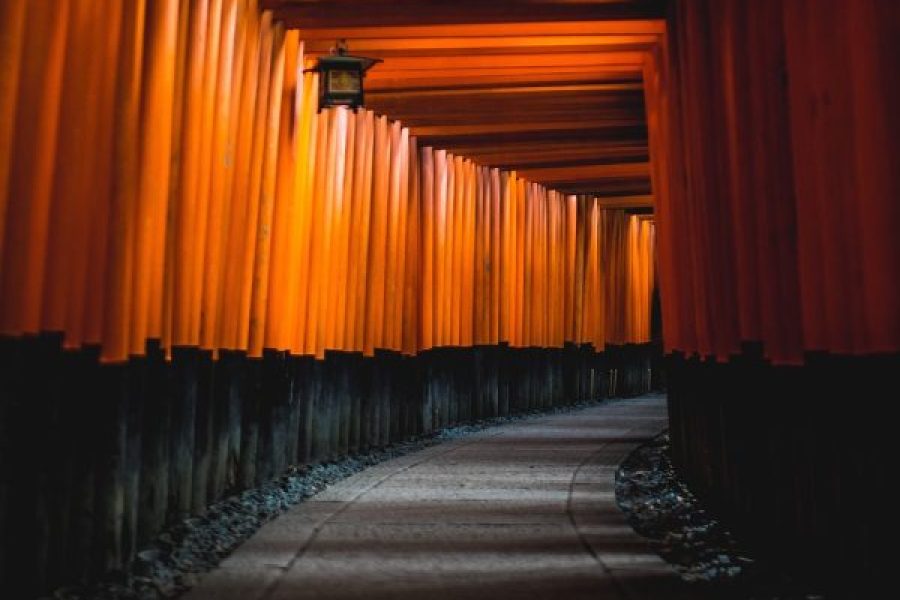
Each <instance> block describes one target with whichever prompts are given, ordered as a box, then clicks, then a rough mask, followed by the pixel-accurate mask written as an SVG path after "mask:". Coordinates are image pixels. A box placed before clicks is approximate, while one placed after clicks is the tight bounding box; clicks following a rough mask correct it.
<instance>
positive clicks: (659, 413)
mask: <svg viewBox="0 0 900 600" xmlns="http://www.w3.org/2000/svg"><path fill="white" fill-rule="evenodd" d="M665 426H666V410H665V400H664V398H662V397H660V396H645V397H642V398H638V399H634V400H628V401H615V402H610V403H608V404H605V405H601V406H597V407H591V408H588V409H585V410H581V411H578V412H573V413H568V414H562V415H552V416H546V417H540V418H534V419H530V420H527V421H522V422H519V423H516V424H512V425H506V426H503V427H497V428H493V429H489V430H485V431H484V432H481V433H479V434H476V435H473V436H470V437H466V438H463V439H460V440H457V441H453V442H448V443H445V444H441V445H438V446H433V447H430V448H428V449H426V450H423V451H421V452H417V453H414V454H411V455H408V456H405V457H402V458H399V459H395V460H392V461H389V462H386V463H383V464H381V465H378V466H375V467H372V468H370V469H367V470H366V471H363V472H362V473H358V474H357V475H354V476H353V477H350V478H348V479H346V480H344V481H342V482H340V483H338V484H336V485H334V486H333V487H331V488H328V489H327V490H325V491H323V492H322V493H320V494H319V495H317V496H315V497H314V498H311V499H310V500H308V501H306V502H305V503H302V504H300V505H298V506H297V507H296V508H294V509H293V510H291V511H289V512H288V513H286V514H285V515H283V516H281V517H279V518H278V519H276V520H275V521H272V522H270V523H268V524H267V525H266V526H264V527H263V528H262V529H261V530H260V531H259V532H258V533H257V534H256V535H255V536H254V537H252V538H251V539H250V540H248V541H247V542H246V543H245V544H244V545H243V546H241V547H240V548H239V549H238V550H237V551H235V553H234V554H232V555H231V556H230V557H229V558H228V559H226V560H225V561H224V562H223V563H222V566H221V567H220V568H219V569H217V570H215V571H213V572H212V573H210V574H208V575H206V576H205V577H204V578H203V579H202V580H201V582H200V584H199V585H198V587H197V588H195V589H194V590H193V592H191V593H189V594H188V595H187V596H186V598H187V600H238V599H240V600H299V599H305V598H329V599H350V598H354V599H356V598H373V599H386V598H391V599H399V600H407V599H408V600H413V599H416V600H440V599H445V598H446V599H449V598H460V599H466V600H469V599H473V600H474V599H480V598H484V599H490V600H504V599H506V598H516V599H519V598H523V599H524V598H529V599H530V598H548V599H549V598H559V599H564V600H574V599H578V598H591V599H594V600H598V599H613V600H615V599H628V600H633V599H638V598H653V599H660V600H663V599H669V598H692V597H694V596H692V595H691V594H687V593H685V592H684V590H683V589H682V586H681V584H680V581H679V580H678V579H677V577H676V576H675V574H674V572H673V571H671V570H670V568H669V567H668V566H667V565H666V564H665V563H664V562H662V560H661V559H659V558H658V557H657V556H656V555H655V554H653V553H652V552H650V551H649V550H648V548H647V546H646V544H645V542H644V541H643V540H642V539H641V538H640V537H638V536H637V534H635V533H634V532H633V531H632V530H631V528H630V527H629V526H628V525H627V523H626V522H625V519H624V517H623V516H622V514H621V513H620V512H619V510H618V508H617V507H616V504H615V491H614V483H613V478H614V474H615V470H616V466H617V465H618V464H619V462H620V461H621V460H622V459H623V458H624V457H625V456H626V455H627V454H628V452H629V451H630V450H631V449H632V448H634V447H635V446H636V445H638V444H640V443H641V442H642V441H644V440H646V439H648V438H649V437H652V436H653V435H655V434H656V433H658V432H659V431H661V430H662V429H663V428H664V427H665Z"/></svg>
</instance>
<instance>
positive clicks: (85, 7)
mask: <svg viewBox="0 0 900 600" xmlns="http://www.w3.org/2000/svg"><path fill="white" fill-rule="evenodd" d="M338 40H343V43H345V44H346V47H347V48H348V50H349V53H350V54H354V55H362V56H366V57H371V58H375V59H380V60H381V62H379V63H378V64H377V65H376V66H375V67H373V68H372V69H371V70H369V71H368V73H367V75H366V77H365V80H364V85H365V96H364V100H365V105H364V107H362V108H359V109H355V110H353V109H350V108H346V107H325V108H322V109H321V110H320V107H319V97H320V86H322V82H320V75H319V72H318V71H316V69H315V68H316V65H317V61H318V59H320V58H322V57H324V56H328V55H329V53H330V52H331V49H332V48H333V47H334V46H335V44H336V43H337V42H338ZM898 107H900V2H895V1H893V0H784V1H777V0H760V1H753V2H750V1H741V0H672V1H665V0H583V1H577V2H576V1H568V0H521V1H514V0H492V1H490V2H482V1H475V0H459V1H457V2H440V1H437V0H420V1H412V0H396V1H387V0H334V1H330V2H326V1H320V0H129V1H125V2H123V1H120V0H2V1H0V596H2V597H4V598H10V599H16V600H19V599H27V598H32V597H37V596H39V595H40V594H42V593H46V592H48V591H50V590H52V589H55V588H57V587H59V586H63V585H67V584H70V583H73V582H82V583H83V582H85V581H90V580H92V579H95V578H97V577H100V576H101V575H103V574H104V573H107V572H110V571H123V572H128V571H129V569H130V568H131V565H133V560H134V558H135V555H136V553H137V552H139V551H140V550H141V548H143V547H145V546H146V544H147V543H148V541H150V540H152V539H154V538H155V536H157V535H158V534H159V533H160V532H161V531H163V530H164V529H165V528H166V527H168V526H169V525H170V524H172V523H173V522H176V521H178V520H180V519H183V518H185V517H186V516H189V515H202V514H203V513H204V511H205V510H206V508H207V507H208V506H209V505H210V504H212V503H214V502H216V501H218V500H221V499H222V498H225V497H226V496H229V495H231V494H234V493H236V492H239V491H241V490H247V489H250V488H254V487H255V486H259V485H261V484H263V483H265V482H267V481H269V480H271V479H272V478H275V477H278V476H279V475H281V474H282V473H284V472H285V470H286V469H288V468H289V467H291V466H294V467H296V466H297V465H314V464H318V463H323V462H328V461H332V460H335V459H337V458H339V457H343V456H347V455H359V454H364V453H366V452H367V451H369V450H370V449H373V448H381V447H384V446H386V445H389V444H392V443H398V442H402V441H404V440H407V439H411V438H416V437H421V436H423V435H428V434H429V433H430V432H434V431H437V430H440V429H442V428H445V427H447V426H451V425H455V424H464V423H470V422H474V421H478V420H483V419H489V418H494V417H503V416H508V415H513V414H517V413H523V412H529V411H536V410H548V409H551V408H554V407H559V406H563V405H570V404H575V403H579V402H584V401H588V400H599V399H603V398H610V397H617V396H618V397H623V396H624V397H632V396H638V395H641V394H644V393H646V392H649V391H650V390H651V389H656V390H666V391H667V394H668V415H669V425H668V426H669V428H670V435H671V439H672V452H673V461H674V464H675V467H676V469H677V471H678V473H679V475H680V476H681V477H682V478H683V479H684V480H685V481H686V482H687V483H688V484H689V485H690V487H691V489H692V490H693V491H694V492H695V493H696V494H697V495H698V496H699V497H700V498H701V499H702V500H703V501H704V502H705V503H706V505H707V506H708V507H709V509H710V510H712V511H714V512H715V513H716V514H717V515H719V516H721V518H722V520H723V521H724V522H726V523H727V524H728V525H729V526H730V527H731V528H732V530H733V532H734V533H735V535H736V536H737V537H738V538H740V539H741V540H742V542H743V543H746V544H747V545H748V546H749V547H752V548H753V549H754V550H755V551H756V552H759V553H760V555H761V556H764V557H766V560H770V561H773V562H774V563H775V564H778V565H780V566H781V567H783V568H784V569H786V571H787V572H789V573H791V574H794V575H797V576H798V577H807V578H809V579H811V580H813V581H815V582H816V585H819V586H821V589H825V590H828V591H829V593H830V594H833V597H844V596H846V597H865V598H868V597H873V596H869V595H867V592H865V590H871V589H873V587H871V586H874V585H875V584H876V583H877V582H881V581H885V580H886V579H887V578H888V571H889V569H890V568H891V566H892V565H891V564H890V563H891V562H893V561H892V560H891V559H892V558H893V556H894V554H895V553H894V552H892V551H891V550H889V548H890V547H891V546H893V542H892V541H891V539H890V535H889V534H888V528H889V527H892V525H891V524H896V516H895V515H896V508H895V507H894V506H893V503H892V501H891V498H893V496H891V495H889V494H888V488H887V483H888V478H887V475H888V473H891V472H892V471H895V469H892V468H891V466H890V465H891V464H892V463H889V459H888V457H889V456H891V455H892V452H891V450H892V446H891V445H890V444H889V441H888V440H890V439H891V438H892V434H893V432H894V429H895V427H894V421H893V420H891V419H890V418H889V416H888V414H889V410H890V408H891V407H892V406H891V405H893V404H894V403H895V400H896V399H897V398H898V391H897V389H898V388H897V373H900V359H898V357H900V175H898V173H900V111H898ZM891 458H892V459H893V458H894V457H893V456H891ZM266 597H268V596H266ZM500 597H502V595H500ZM616 597H618V596H616ZM828 597H832V595H829V596H828Z"/></svg>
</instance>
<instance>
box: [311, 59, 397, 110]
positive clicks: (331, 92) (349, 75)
mask: <svg viewBox="0 0 900 600" xmlns="http://www.w3.org/2000/svg"><path fill="white" fill-rule="evenodd" d="M380 62H382V60H381V59H380V58H368V57H365V56H352V55H350V54H347V47H346V44H344V43H343V42H338V44H337V45H336V46H335V47H334V48H333V49H332V51H331V54H329V55H328V56H322V57H320V58H319V61H318V63H317V64H316V66H315V67H314V68H313V69H307V70H308V71H316V72H318V73H319V110H320V111H321V110H322V109H323V108H329V107H333V106H346V107H348V108H351V109H353V110H354V111H355V110H356V109H357V108H359V107H361V106H363V104H364V101H365V91H364V89H363V80H364V79H365V76H366V71H368V70H369V69H371V68H372V67H373V66H375V65H376V64H378V63H380Z"/></svg>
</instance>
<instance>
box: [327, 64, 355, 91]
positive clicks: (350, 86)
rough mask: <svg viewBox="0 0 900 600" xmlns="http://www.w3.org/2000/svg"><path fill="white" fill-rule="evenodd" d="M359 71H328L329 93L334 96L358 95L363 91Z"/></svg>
mask: <svg viewBox="0 0 900 600" xmlns="http://www.w3.org/2000/svg"><path fill="white" fill-rule="evenodd" d="M360 79H361V78H360V76H359V71H353V70H346V69H336V70H332V71H328V91H329V92H331V93H333V94H358V93H359V92H360V91H361V90H362V85H361V83H362V82H361V81H360Z"/></svg>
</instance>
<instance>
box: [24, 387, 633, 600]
mask: <svg viewBox="0 0 900 600" xmlns="http://www.w3.org/2000/svg"><path fill="white" fill-rule="evenodd" d="M620 400H622V399H618V398H616V399H604V400H600V401H588V402H579V403H577V404H572V405H568V406H557V407H551V408H547V409H535V410H531V411H527V412H524V413H519V414H516V415H510V416H506V417H493V418H490V419H484V420H480V421H476V422H474V423H471V424H468V425H459V426H456V427H447V428H444V429H441V430H438V431H436V432H433V433H431V434H429V435H425V436H421V437H418V438H414V439H411V440H407V441H404V442H399V443H396V444H391V445H389V446H387V447H385V448H381V449H373V450H371V451H369V452H367V453H364V454H357V455H354V456H350V457H347V458H343V459H340V460H337V461H334V462H330V463H324V464H319V465H314V466H306V465H301V466H293V467H290V468H289V469H288V470H287V472H286V473H284V474H283V475H281V476H279V477H277V478H275V479H273V480H271V481H269V482H267V483H264V484H263V485H261V486H260V487H258V488H254V489H250V490H246V491H244V492H241V493H239V494H236V495H233V496H229V497H227V498H225V499H223V500H220V501H219V502H216V503H215V504H213V505H211V506H210V507H208V509H207V512H206V514H205V515H203V516H196V517H190V518H187V519H184V520H183V521H181V522H179V523H177V524H174V525H172V526H170V527H168V528H167V529H165V530H164V531H163V532H162V533H160V534H159V535H158V536H157V537H156V539H155V540H154V541H153V542H152V543H150V544H149V545H148V546H147V547H145V548H143V549H142V550H141V551H140V552H138V554H137V557H136V559H135V560H134V561H133V563H132V565H131V572H130V573H127V574H126V573H121V572H113V573H109V574H107V575H106V576H105V577H103V578H102V580H100V581H98V582H95V583H92V584H90V585H75V586H67V587H62V588H59V589H57V590H56V591H54V592H53V593H52V594H50V595H49V596H43V597H42V598H41V599H40V600H51V599H53V600H163V599H169V598H176V597H178V596H179V595H181V594H183V593H184V592H186V591H187V590H188V589H190V588H191V587H193V586H194V585H196V583H197V581H198V575H200V574H202V573H205V572H208V571H210V570H212V569H213V568H215V567H216V566H217V565H218V564H219V563H220V562H221V561H222V560H223V559H224V558H225V557H227V556H228V555H229V554H231V552H232V551H233V550H234V549H235V548H237V547H238V546H239V545H240V544H241V543H242V542H243V541H244V540H246V539H247V538H249V537H250V536H251V535H253V534H254V533H255V532H256V531H257V530H258V529H259V528H260V527H262V526H263V525H264V524H265V523H267V522H269V521H271V520H272V519H274V518H275V517H277V516H278V515H280V514H282V513H284V512H286V511H287V510H288V509H290V508H291V507H293V506H294V505H296V504H299V503H300V502H303V501H304V500H306V499H307V498H309V497H311V496H313V495H315V494H317V493H318V492H320V491H322V490H324V489H325V488H327V487H328V486H329V485H332V484H334V483H336V482H338V481H340V480H342V479H345V478H347V477H349V476H351V475H353V474H355V473H358V472H360V471H362V470H364V469H366V468H367V467H370V466H372V465H376V464H378V463H382V462H384V461H386V460H390V459H392V458H397V457H400V456H404V455H407V454H410V453H412V452H416V451H418V450H422V449H424V448H428V447H429V446H434V445H437V444H440V443H443V442H446V441H450V440H455V439H459V438H462V437H466V436H468V435H471V434H473V433H477V432H480V431H484V430H485V429H489V428H492V427H496V426H500V425H505V424H508V423H512V422H516V421H522V420H527V419H532V418H536V417H542V416H546V415H551V414H560V413H568V412H574V411H578V410H581V409H584V408H588V407H591V406H597V405H599V404H608V403H610V402H614V401H620Z"/></svg>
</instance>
